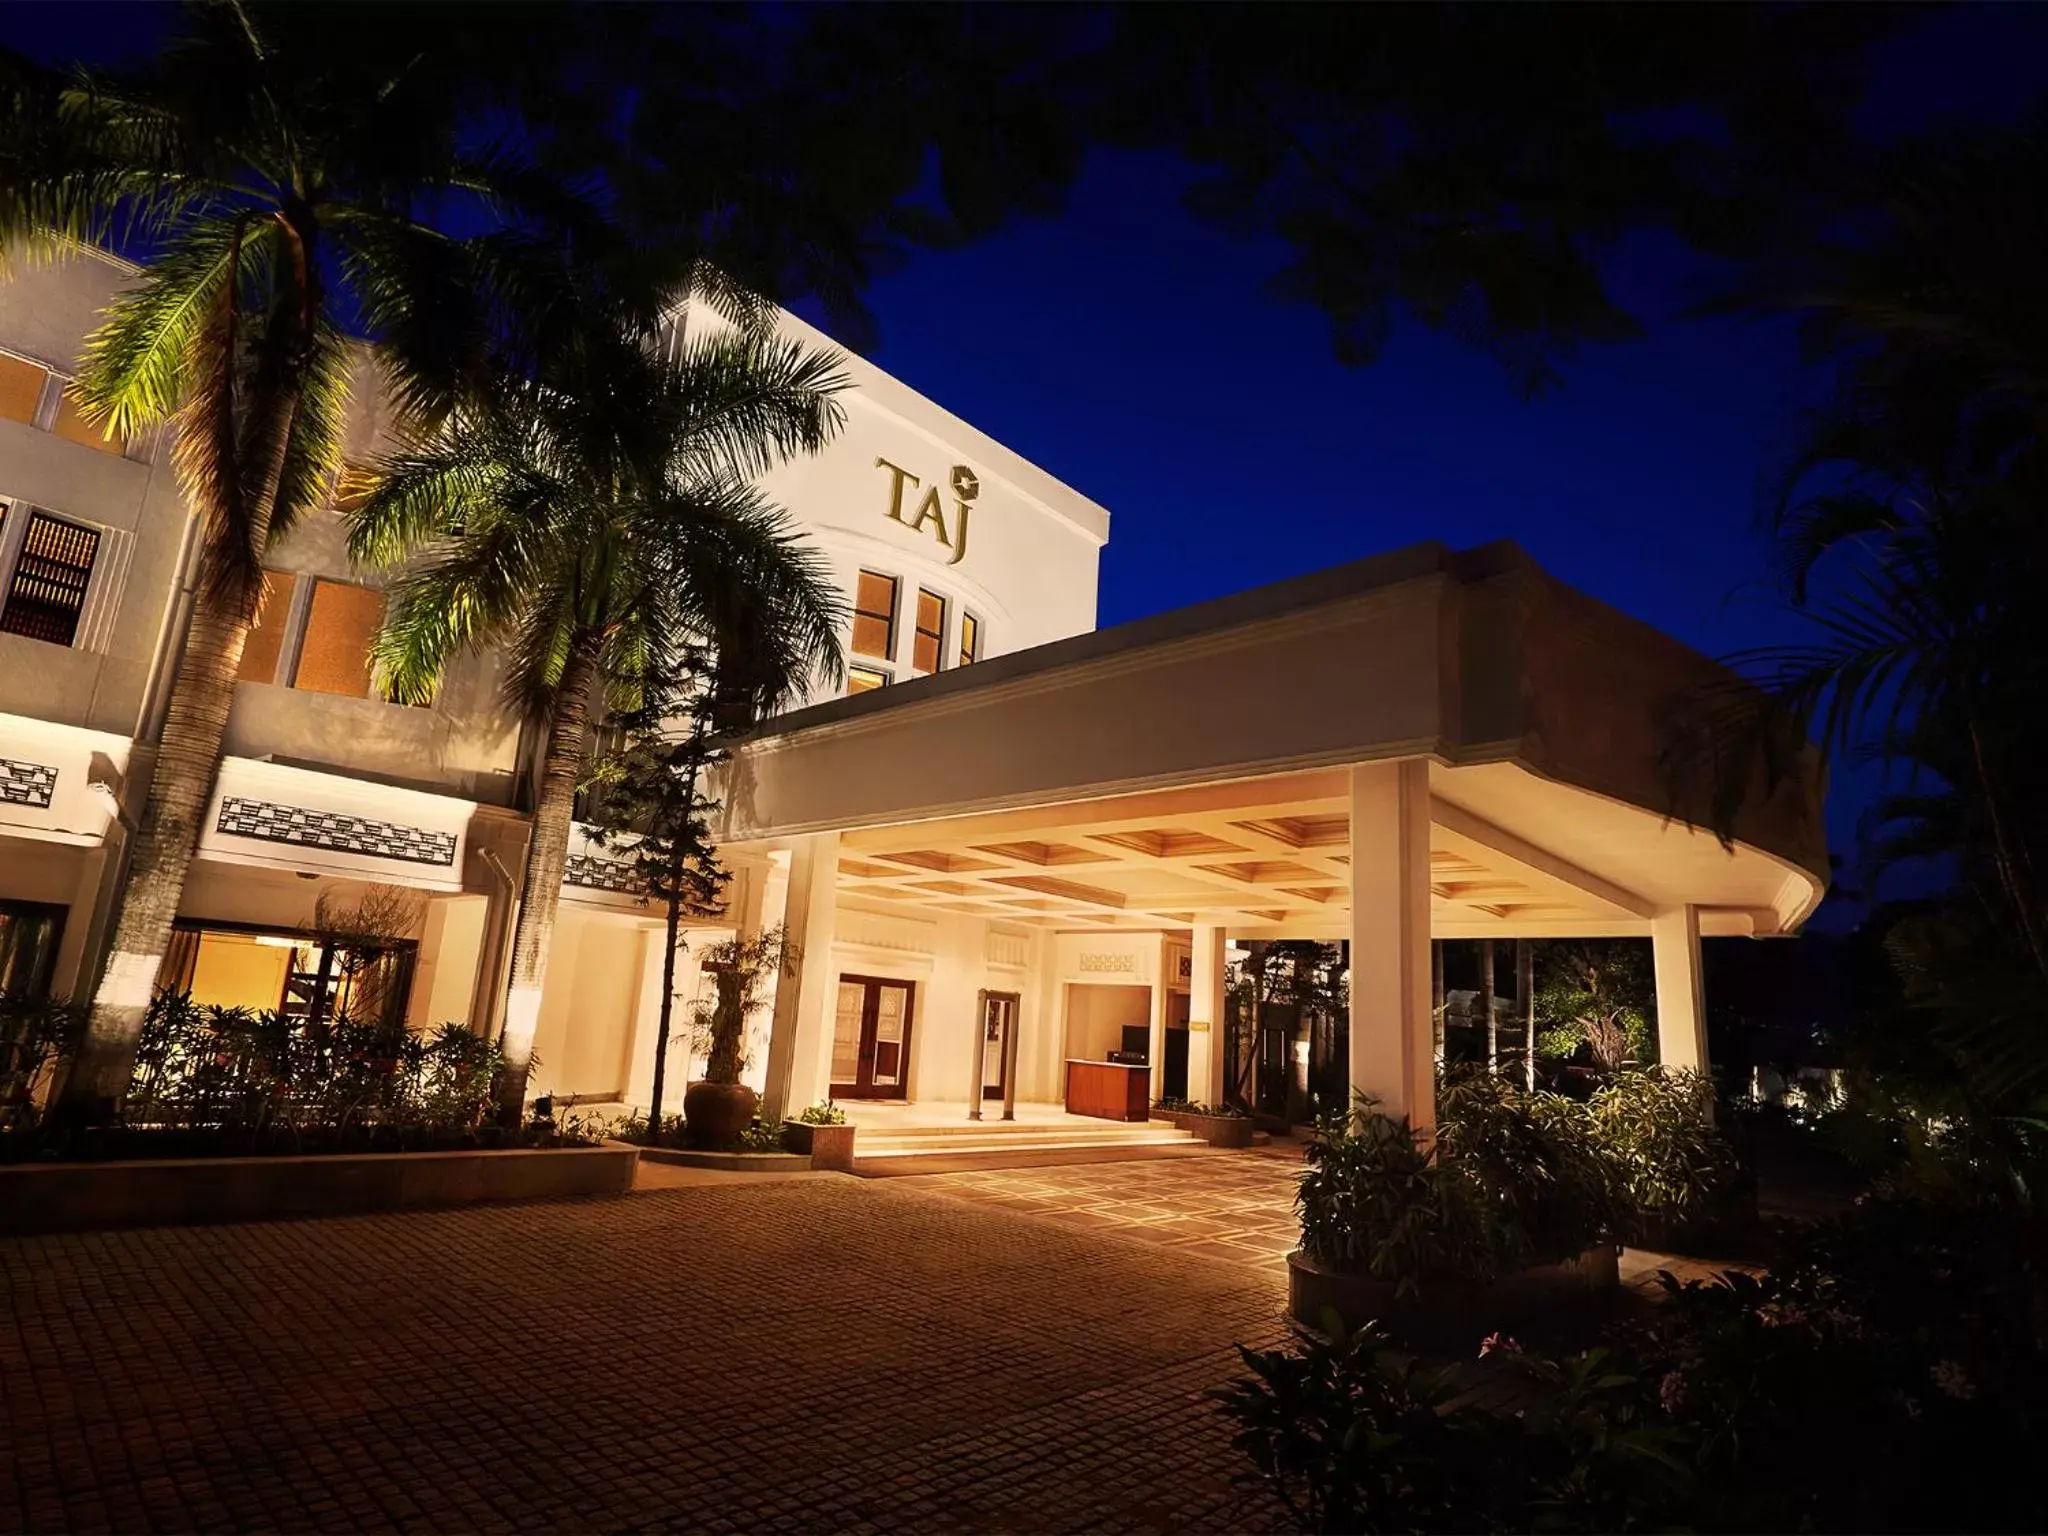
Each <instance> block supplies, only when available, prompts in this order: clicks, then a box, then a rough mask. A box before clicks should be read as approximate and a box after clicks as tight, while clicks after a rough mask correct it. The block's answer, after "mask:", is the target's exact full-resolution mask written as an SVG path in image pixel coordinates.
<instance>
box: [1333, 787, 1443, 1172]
mask: <svg viewBox="0 0 2048 1536" xmlns="http://www.w3.org/2000/svg"><path fill="white" fill-rule="evenodd" d="M1429 993H1430V963H1429V764H1428V763H1427V762H1426V761H1424V760H1423V759H1420V758H1410V759H1407V760H1404V761H1401V762H1394V763H1361V764H1359V765H1358V766H1356V767H1354V768H1353V769H1352V770H1351V1087H1352V1089H1353V1091H1354V1092H1358V1093H1365V1094H1369V1095H1371V1096H1372V1097H1373V1098H1375V1099H1377V1100H1378V1101H1379V1108H1380V1112H1381V1113H1383V1114H1387V1115H1392V1116H1394V1117H1395V1118H1397V1119H1406V1120H1407V1121H1408V1123H1409V1125H1410V1126H1412V1127H1413V1128H1414V1129H1415V1131H1416V1132H1417V1133H1418V1134H1420V1135H1422V1136H1425V1137H1427V1136H1431V1135H1434V1134H1435V1131H1436V1051H1435V1042H1434V1040H1433V1038H1432V1032H1431V1024H1430V1006H1429V1005H1430V996H1429Z"/></svg>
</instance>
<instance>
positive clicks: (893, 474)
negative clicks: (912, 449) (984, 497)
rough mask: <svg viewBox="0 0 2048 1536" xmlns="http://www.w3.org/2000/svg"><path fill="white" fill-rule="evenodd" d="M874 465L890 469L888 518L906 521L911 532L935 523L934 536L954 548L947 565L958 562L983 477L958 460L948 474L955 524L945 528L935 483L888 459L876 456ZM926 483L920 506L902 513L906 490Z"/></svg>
mask: <svg viewBox="0 0 2048 1536" xmlns="http://www.w3.org/2000/svg"><path fill="white" fill-rule="evenodd" d="M875 468H877V469H886V470H887V471H889V518H890V520H891V521H892V522H898V523H901V524H903V526H904V527H906V528H908V529H909V530H910V531H911V532H912V533H916V532H918V531H920V530H921V529H922V528H923V527H924V525H925V524H926V523H930V524H931V527H932V537H934V538H935V539H937V540H938V541H939V543H940V545H941V546H942V547H944V548H946V549H949V550H951V551H952V552H953V553H952V557H951V558H950V559H948V560H947V561H946V564H948V565H958V564H959V563H960V562H961V560H962V559H964V558H965V557H966V555H967V515H968V512H969V511H970V510H971V509H972V507H973V505H974V498H975V497H977V496H979V495H980V494H981V477H980V476H979V475H977V474H975V472H974V471H973V470H971V469H969V468H968V467H967V466H966V465H965V464H955V465H954V466H953V473H952V474H951V475H950V476H948V477H947V481H948V484H949V485H950V486H951V488H952V492H953V527H952V531H951V532H950V533H948V531H947V528H946V503H945V498H944V497H943V496H941V495H940V494H939V491H940V488H939V487H938V486H936V485H933V486H925V485H924V482H923V481H922V480H920V479H918V478H917V476H915V475H913V474H912V473H911V472H910V471H909V470H907V469H905V468H904V467H903V466H902V465H900V464H891V463H890V462H889V461H888V460H887V459H876V460H875ZM921 486H922V487H924V495H923V496H922V497H921V498H919V499H918V502H917V508H916V510H915V511H914V512H912V513H911V515H910V516H908V517H905V516H904V515H903V493H904V492H905V491H906V490H910V491H915V490H917V489H918V488H919V487H921Z"/></svg>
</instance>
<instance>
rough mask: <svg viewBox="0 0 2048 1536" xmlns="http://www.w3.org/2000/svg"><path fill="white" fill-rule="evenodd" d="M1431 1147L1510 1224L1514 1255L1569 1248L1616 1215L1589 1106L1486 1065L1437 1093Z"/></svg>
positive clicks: (1521, 1257)
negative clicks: (1530, 1087)
mask: <svg viewBox="0 0 2048 1536" xmlns="http://www.w3.org/2000/svg"><path fill="white" fill-rule="evenodd" d="M1437 1149H1438V1156H1439V1157H1440V1158H1441V1159H1442V1160H1443V1162H1444V1163H1445V1165H1446V1166H1447V1167H1449V1168H1451V1169H1453V1170H1455V1171H1456V1172H1457V1173H1458V1175H1459V1176H1460V1177H1462V1178H1464V1179H1466V1180H1468V1181H1470V1182H1471V1183H1472V1184H1473V1185H1474V1186H1475V1189H1474V1194H1475V1197H1476V1198H1478V1199H1480V1200H1482V1201H1484V1202H1485V1203H1486V1204H1487V1205H1488V1206H1489V1207H1490V1209H1491V1210H1492V1212H1493V1214H1494V1215H1495V1217H1496V1218H1497V1219H1498V1220H1499V1222H1500V1223H1501V1224H1502V1226H1503V1227H1504V1228H1505V1229H1506V1230H1507V1232H1508V1233H1509V1234H1510V1239H1509V1241H1510V1245H1511V1246H1512V1247H1513V1248H1514V1249H1516V1250H1517V1257H1516V1262H1518V1263H1523V1264H1529V1263H1550V1262H1555V1261H1557V1260H1561V1259H1568V1258H1572V1257H1574V1256H1575V1255H1577V1254H1579V1253H1582V1252H1584V1251H1585V1249H1586V1248H1587V1246H1588V1245H1590V1244H1591V1243H1593V1242H1595V1241H1596V1240H1598V1239H1600V1238H1602V1237H1606V1236H1611V1235H1612V1234H1613V1233H1614V1231H1615V1230H1616V1228H1617V1225H1618V1224H1619V1221H1620V1216H1621V1212H1620V1209H1619V1202H1618V1192H1617V1189H1616V1180H1615V1178H1614V1176H1613V1172H1612V1169H1611V1166H1610V1163H1609V1160H1608V1159H1607V1158H1606V1157H1605V1156H1603V1148H1602V1147H1601V1145H1600V1142H1599V1138H1598V1136H1597V1134H1596V1130H1595V1126H1594V1124H1593V1121H1592V1118H1591V1116H1590V1115H1589V1114H1588V1113H1587V1109H1586V1106H1585V1105H1583V1104H1581V1103H1579V1102H1578V1101H1576V1100H1574V1099H1568V1098H1565V1097H1563V1096H1562V1095H1560V1094H1555V1093H1541V1092H1538V1093H1529V1092H1525V1091H1523V1090H1522V1089H1520V1088H1517V1087H1516V1086H1514V1085H1513V1084H1512V1083H1511V1082H1510V1081H1509V1080H1508V1079H1506V1078H1503V1077H1496V1076H1493V1075H1491V1074H1489V1073H1487V1072H1485V1071H1483V1070H1471V1071H1464V1072H1459V1073H1455V1074H1452V1075H1451V1076H1449V1077H1448V1078H1447V1079H1446V1080H1445V1082H1444V1084H1443V1086H1442V1088H1441V1089H1440V1090H1439V1091H1438V1094H1437Z"/></svg>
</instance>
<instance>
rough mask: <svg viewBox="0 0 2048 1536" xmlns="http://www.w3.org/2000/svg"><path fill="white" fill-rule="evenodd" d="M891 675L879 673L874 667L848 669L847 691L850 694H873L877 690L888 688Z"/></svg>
mask: <svg viewBox="0 0 2048 1536" xmlns="http://www.w3.org/2000/svg"><path fill="white" fill-rule="evenodd" d="M888 681H889V674H888V673H886V672H877V671H876V670H875V669H874V668H873V667H848V668H847V669H846V691H847V692H848V693H873V692H874V691H875V690H876V689H877V688H881V687H885V686H887V684H888Z"/></svg>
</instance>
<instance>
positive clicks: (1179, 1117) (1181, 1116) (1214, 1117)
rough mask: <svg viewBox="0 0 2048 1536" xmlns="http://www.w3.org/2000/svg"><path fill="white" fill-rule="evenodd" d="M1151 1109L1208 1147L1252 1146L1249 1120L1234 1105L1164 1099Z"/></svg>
mask: <svg viewBox="0 0 2048 1536" xmlns="http://www.w3.org/2000/svg"><path fill="white" fill-rule="evenodd" d="M1152 1107H1153V1109H1155V1110H1157V1111H1158V1112H1159V1113H1160V1114H1162V1115H1164V1116H1166V1118H1167V1119H1169V1120H1171V1121H1172V1122H1173V1124H1174V1128H1175V1129H1177V1130H1182V1131H1187V1132H1189V1133H1190V1134H1191V1135H1195V1136H1199V1137H1201V1138H1202V1140H1204V1141H1206V1142H1207V1143H1209V1145H1210V1146H1212V1147H1248V1146H1250V1145H1251V1144H1252V1131H1253V1130H1254V1129H1255V1126H1254V1123H1253V1121H1252V1117H1251V1116H1250V1115H1248V1114H1246V1113H1245V1112H1244V1111H1243V1110H1242V1109H1240V1108H1238V1107H1237V1106H1236V1105H1235V1104H1197V1103H1194V1102H1193V1101H1192V1100H1189V1099H1175V1098H1165V1099H1161V1100H1159V1102H1158V1103H1156V1104H1154V1105H1153V1106H1152Z"/></svg>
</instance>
